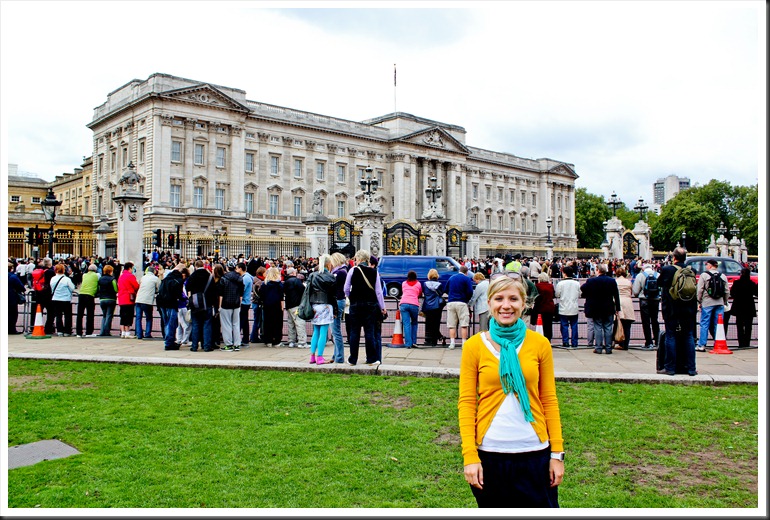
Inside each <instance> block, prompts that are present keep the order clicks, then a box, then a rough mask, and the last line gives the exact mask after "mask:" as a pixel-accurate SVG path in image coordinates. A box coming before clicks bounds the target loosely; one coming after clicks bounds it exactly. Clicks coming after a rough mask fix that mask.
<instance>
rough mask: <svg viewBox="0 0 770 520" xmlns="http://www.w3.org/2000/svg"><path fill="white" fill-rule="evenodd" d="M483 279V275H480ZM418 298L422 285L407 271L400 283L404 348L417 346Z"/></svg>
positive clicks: (400, 309) (413, 274) (420, 294)
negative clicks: (404, 278)
mask: <svg viewBox="0 0 770 520" xmlns="http://www.w3.org/2000/svg"><path fill="white" fill-rule="evenodd" d="M480 276H481V277H482V278H484V275H483V274H482V275H480ZM420 296H422V285H421V284H420V282H418V281H417V273H416V272H415V271H411V270H410V271H409V272H408V273H406V280H404V281H403V282H402V283H401V301H400V304H399V307H398V308H399V311H401V320H402V323H403V327H404V346H405V347H406V348H412V347H413V346H415V345H416V344H417V325H418V323H417V317H418V315H419V313H420V300H419V298H420Z"/></svg>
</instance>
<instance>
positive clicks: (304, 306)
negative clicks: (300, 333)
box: [296, 278, 315, 321]
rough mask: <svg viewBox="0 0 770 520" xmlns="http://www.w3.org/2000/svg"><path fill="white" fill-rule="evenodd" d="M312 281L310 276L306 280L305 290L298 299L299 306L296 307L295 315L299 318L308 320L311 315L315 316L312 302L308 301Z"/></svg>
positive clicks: (310, 318) (311, 317)
mask: <svg viewBox="0 0 770 520" xmlns="http://www.w3.org/2000/svg"><path fill="white" fill-rule="evenodd" d="M311 283H312V278H311V279H310V280H309V281H308V284H307V286H306V287H305V290H304V291H303V292H302V299H301V300H300V301H299V306H298V307H297V311H296V312H297V317H299V319H301V320H305V321H310V320H312V319H313V316H315V311H314V310H313V304H312V303H310V284H311Z"/></svg>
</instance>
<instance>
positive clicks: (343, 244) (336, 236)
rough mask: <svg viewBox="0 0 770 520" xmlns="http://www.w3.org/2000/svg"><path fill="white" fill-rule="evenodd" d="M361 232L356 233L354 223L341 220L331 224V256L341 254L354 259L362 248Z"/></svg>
mask: <svg viewBox="0 0 770 520" xmlns="http://www.w3.org/2000/svg"><path fill="white" fill-rule="evenodd" d="M360 242H361V232H360V231H356V228H355V226H353V223H352V222H351V221H349V220H347V219H344V218H340V219H337V220H335V221H334V222H332V223H331V224H329V254H331V253H336V252H338V251H339V252H340V253H342V254H343V255H345V256H346V257H348V258H353V256H355V254H356V251H358V248H359V246H360Z"/></svg>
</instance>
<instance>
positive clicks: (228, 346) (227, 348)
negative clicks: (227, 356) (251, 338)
mask: <svg viewBox="0 0 770 520" xmlns="http://www.w3.org/2000/svg"><path fill="white" fill-rule="evenodd" d="M233 350H234V349H233V347H231V346H230V345H225V346H224V347H222V352H232V351H233Z"/></svg>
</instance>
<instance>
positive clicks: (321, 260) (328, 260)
mask: <svg viewBox="0 0 770 520" xmlns="http://www.w3.org/2000/svg"><path fill="white" fill-rule="evenodd" d="M326 264H329V265H331V266H332V267H334V262H333V261H332V257H331V256H329V255H327V254H323V255H321V256H320V257H318V272H319V273H320V272H323V271H328V269H327V268H326Z"/></svg>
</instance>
